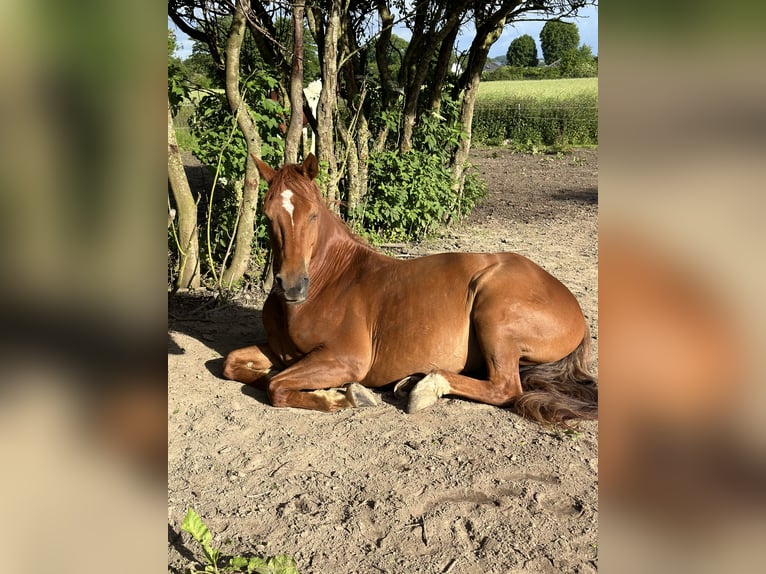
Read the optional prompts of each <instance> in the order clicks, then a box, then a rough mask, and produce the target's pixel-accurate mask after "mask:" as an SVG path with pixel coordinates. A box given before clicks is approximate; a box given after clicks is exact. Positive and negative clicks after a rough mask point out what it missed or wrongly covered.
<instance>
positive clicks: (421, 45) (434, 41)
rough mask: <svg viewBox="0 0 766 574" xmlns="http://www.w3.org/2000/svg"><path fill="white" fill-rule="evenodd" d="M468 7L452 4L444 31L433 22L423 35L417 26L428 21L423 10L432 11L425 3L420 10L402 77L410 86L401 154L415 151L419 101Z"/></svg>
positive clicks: (405, 83) (405, 84)
mask: <svg viewBox="0 0 766 574" xmlns="http://www.w3.org/2000/svg"><path fill="white" fill-rule="evenodd" d="M468 4H469V2H468V1H467V0H461V1H458V2H454V3H451V4H449V5H448V7H447V9H446V11H445V13H444V14H443V17H442V19H443V22H444V23H443V25H442V27H441V29H439V30H436V29H435V26H436V25H437V24H438V22H436V21H432V22H431V23H429V27H428V30H427V31H425V32H422V33H420V34H418V33H417V32H418V26H419V25H420V26H422V25H423V24H422V23H421V24H417V22H419V21H422V19H423V18H425V17H426V14H425V12H423V13H422V14H421V13H420V10H421V9H422V10H424V11H425V10H427V9H428V8H427V6H426V5H425V3H424V4H423V5H422V8H418V13H416V17H415V18H416V26H414V28H415V29H414V31H413V34H412V40H411V41H410V45H409V47H408V48H407V53H406V54H405V59H404V60H405V61H404V62H403V63H402V70H403V71H404V76H401V75H400V78H401V77H405V78H406V82H404V86H405V87H404V89H405V96H404V112H403V117H402V138H401V140H400V142H399V151H400V152H401V153H406V152H408V151H409V150H410V149H412V136H413V132H414V129H415V124H416V123H417V121H418V100H419V98H420V94H421V93H422V91H423V83H424V82H425V79H426V76H427V75H428V68H429V66H430V64H431V58H433V56H434V54H435V53H436V50H437V49H439V48H440V47H441V45H442V43H443V42H444V41H445V40H446V39H448V38H450V37H452V33H453V31H454V29H455V28H457V27H458V26H459V24H460V18H461V16H462V14H463V12H464V10H465V7H466V6H467V5H468ZM421 30H422V28H421Z"/></svg>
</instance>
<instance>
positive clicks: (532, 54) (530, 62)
mask: <svg viewBox="0 0 766 574" xmlns="http://www.w3.org/2000/svg"><path fill="white" fill-rule="evenodd" d="M506 60H508V64H509V65H511V66H519V67H532V68H533V67H535V66H537V63H538V61H537V44H535V39H534V38H533V37H532V36H530V35H529V34H524V35H523V36H519V37H518V38H516V39H514V40H513V41H512V42H511V45H510V46H508V53H507V55H506Z"/></svg>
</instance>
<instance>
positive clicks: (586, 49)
mask: <svg viewBox="0 0 766 574" xmlns="http://www.w3.org/2000/svg"><path fill="white" fill-rule="evenodd" d="M559 67H560V69H561V77H562V78H592V77H593V76H597V75H598V62H597V61H596V59H595V58H594V57H593V52H592V51H591V49H590V46H587V45H585V44H583V45H582V46H580V47H579V48H577V49H576V50H567V51H566V52H564V53H563V54H562V55H561V65H560V66H559Z"/></svg>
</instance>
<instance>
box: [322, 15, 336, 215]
mask: <svg viewBox="0 0 766 574" xmlns="http://www.w3.org/2000/svg"><path fill="white" fill-rule="evenodd" d="M340 9H341V6H340V0H331V1H330V8H329V12H328V13H327V16H326V17H327V26H326V28H325V30H324V34H320V35H319V36H320V37H321V45H320V38H317V44H318V45H319V49H320V50H321V53H322V57H321V70H322V92H321V93H320V95H319V104H318V105H317V134H318V137H317V140H318V141H317V159H319V165H320V168H321V167H324V168H325V169H326V170H327V178H326V179H324V180H320V187H323V189H322V191H323V193H324V195H325V197H326V198H327V203H328V206H329V207H330V209H332V210H333V211H335V212H338V203H337V200H338V165H337V161H336V158H335V134H334V131H335V123H334V122H335V117H336V115H337V114H336V109H337V93H338V40H339V37H340Z"/></svg>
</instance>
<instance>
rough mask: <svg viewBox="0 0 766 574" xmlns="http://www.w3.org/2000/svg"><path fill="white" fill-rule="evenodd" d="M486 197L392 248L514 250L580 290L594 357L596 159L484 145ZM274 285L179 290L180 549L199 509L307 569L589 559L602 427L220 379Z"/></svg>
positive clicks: (243, 543) (175, 512) (176, 440)
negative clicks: (290, 405) (186, 523)
mask: <svg viewBox="0 0 766 574" xmlns="http://www.w3.org/2000/svg"><path fill="white" fill-rule="evenodd" d="M472 157H473V161H474V163H475V164H476V165H477V167H478V169H479V171H480V173H481V174H482V175H483V176H484V178H485V179H486V181H487V183H488V190H489V194H488V197H487V198H486V200H484V202H483V203H482V204H481V205H480V206H478V207H477V208H476V210H475V211H474V213H473V214H472V215H471V216H470V218H469V219H468V220H467V221H465V222H464V223H462V224H460V225H457V226H453V227H452V228H449V229H447V230H445V231H444V232H442V233H441V235H440V236H439V237H437V238H435V239H432V240H429V241H426V242H423V243H420V244H417V245H409V244H408V245H403V246H398V247H393V248H389V252H390V254H391V255H393V256H397V257H412V256H416V255H421V254H426V253H434V252H440V251H515V252H518V253H521V254H523V255H526V256H527V257H530V258H531V259H533V260H534V261H535V262H537V263H538V264H540V265H541V266H542V267H544V268H545V269H547V270H548V271H549V272H551V273H552V274H553V275H555V276H556V277H558V278H559V279H560V280H561V281H563V283H564V284H565V285H567V286H568V287H569V288H570V290H571V291H572V292H573V293H574V294H575V295H576V296H577V298H578V299H579V301H580V304H581V306H582V308H583V311H584V313H585V316H586V319H587V320H588V323H589V325H590V329H591V335H592V337H593V343H594V345H593V347H594V369H595V368H596V367H597V361H595V359H596V357H597V354H598V315H597V264H598V251H597V200H598V191H597V176H598V156H597V152H596V151H593V150H578V151H575V152H573V153H570V154H564V155H560V156H549V155H523V154H514V153H511V152H510V151H508V150H503V149H482V150H475V151H474V152H473V154H472ZM262 300H263V294H262V293H258V292H251V293H247V294H243V295H242V296H241V297H240V298H238V299H237V300H236V301H230V302H227V303H226V304H221V302H220V301H219V302H214V301H213V300H212V299H211V298H210V297H206V296H204V295H200V296H195V297H183V298H182V297H176V298H173V299H172V300H170V301H169V310H170V317H169V330H168V561H169V571H170V572H174V573H180V572H185V571H186V570H187V569H188V567H189V565H190V564H192V563H197V561H198V559H199V558H201V553H200V552H199V551H198V550H197V549H196V548H195V545H194V543H192V542H190V539H189V537H188V536H187V535H186V534H185V533H182V532H181V522H182V520H183V517H184V515H185V513H186V510H187V508H189V507H193V508H194V509H195V510H196V511H197V512H198V513H199V514H200V515H201V516H202V517H203V519H204V520H205V521H206V523H207V524H208V526H209V527H210V528H211V530H212V531H213V532H214V533H215V539H214V544H215V545H218V546H220V547H221V549H222V551H223V553H224V554H227V555H233V554H243V555H246V556H247V555H250V556H252V555H257V556H266V557H268V556H274V555H277V554H287V555H290V556H293V557H294V558H295V560H296V561H297V564H298V569H299V571H300V572H301V573H302V574H305V573H339V574H343V573H349V574H350V573H368V572H369V573H378V572H387V573H391V574H399V573H409V572H413V573H428V574H430V573H447V572H451V573H453V574H462V573H477V574H478V573H483V574H488V573H498V574H500V573H503V574H505V573H510V572H593V571H595V570H596V569H597V564H598V558H597V556H598V548H597V540H598V538H597V531H598V493H597V489H598V423H596V422H587V423H582V424H581V425H580V429H579V431H578V432H576V433H564V432H561V431H556V430H551V429H546V428H543V427H541V426H539V425H537V424H534V423H531V422H528V421H526V420H523V419H520V418H519V417H517V416H515V415H513V414H512V413H510V412H509V411H506V410H503V409H499V408H495V407H491V406H487V405H482V404H476V403H471V402H468V401H463V400H459V399H451V398H442V399H441V400H440V401H439V402H438V403H437V404H436V405H435V406H434V407H432V408H430V409H428V410H425V411H422V412H419V413H416V414H413V415H408V414H406V413H405V412H404V410H403V406H404V405H403V404H400V403H399V402H398V401H397V399H396V398H395V397H394V395H393V393H392V392H390V391H385V392H379V396H380V397H381V398H382V399H383V400H382V404H381V405H380V406H378V407H374V408H368V409H357V410H347V411H343V412H339V413H333V414H325V413H317V412H311V411H302V410H297V409H276V408H273V407H271V406H270V405H269V404H268V400H267V398H266V396H265V394H264V393H262V392H261V391H257V390H254V389H252V388H249V387H245V386H243V385H241V384H238V383H234V382H231V381H225V380H222V379H221V378H220V376H219V373H220V363H221V357H222V356H223V355H225V354H226V353H227V352H228V351H230V350H232V349H234V348H237V347H241V346H245V345H248V344H251V343H252V342H253V340H254V339H256V338H257V337H258V336H259V335H260V334H261V333H262V327H261V324H260V307H261V303H262Z"/></svg>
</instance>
